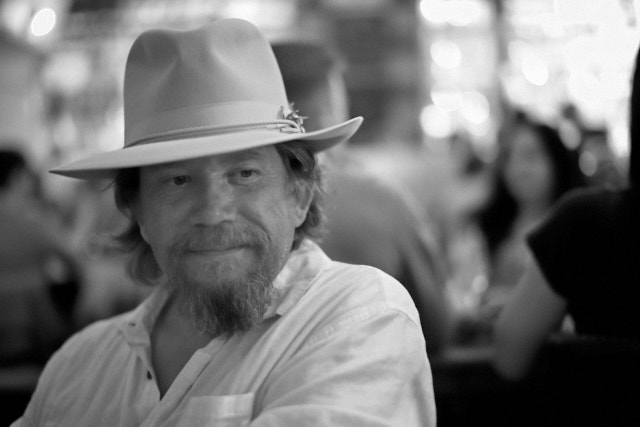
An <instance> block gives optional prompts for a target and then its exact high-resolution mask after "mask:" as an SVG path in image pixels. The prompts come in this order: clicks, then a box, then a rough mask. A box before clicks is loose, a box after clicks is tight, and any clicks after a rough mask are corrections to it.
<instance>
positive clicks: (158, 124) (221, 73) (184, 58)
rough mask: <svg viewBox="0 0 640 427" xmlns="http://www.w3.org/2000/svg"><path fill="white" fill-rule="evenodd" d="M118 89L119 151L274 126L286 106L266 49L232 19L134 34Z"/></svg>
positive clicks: (243, 24)
mask: <svg viewBox="0 0 640 427" xmlns="http://www.w3.org/2000/svg"><path fill="white" fill-rule="evenodd" d="M124 89H125V90H124V94H125V98H124V109H125V146H130V145H135V144H137V143H140V142H145V141H154V140H161V139H162V138H163V137H172V138H175V137H176V136H180V135H183V136H188V135H190V134H193V133H197V132H198V131H199V130H203V129H212V128H224V127H237V126H242V125H243V124H253V123H260V122H268V121H274V120H276V119H277V118H278V111H279V109H280V107H282V106H287V105H288V101H287V96H286V93H285V89H284V84H283V81H282V76H281V74H280V70H279V68H278V64H277V62H276V59H275V56H274V54H273V51H272V50H271V46H270V45H269V43H268V41H267V40H266V39H265V38H264V37H263V36H262V34H261V33H260V32H259V31H258V29H257V28H256V27H255V26H254V25H253V24H251V23H249V22H247V21H243V20H240V19H225V20H220V21H216V22H213V23H211V24H209V25H206V26H204V27H202V28H199V29H196V30H191V31H176V30H151V31H147V32H145V33H143V34H141V35H140V36H139V37H138V38H137V39H136V41H135V42H134V44H133V46H132V47H131V51H130V53H129V57H128V59H127V66H126V71H125V87H124Z"/></svg>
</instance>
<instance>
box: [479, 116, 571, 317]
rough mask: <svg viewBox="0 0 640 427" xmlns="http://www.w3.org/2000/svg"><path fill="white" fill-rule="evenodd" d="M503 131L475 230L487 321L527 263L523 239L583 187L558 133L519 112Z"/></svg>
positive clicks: (496, 311)
mask: <svg viewBox="0 0 640 427" xmlns="http://www.w3.org/2000/svg"><path fill="white" fill-rule="evenodd" d="M512 120H513V121H512V122H510V123H508V124H507V125H506V127H505V129H504V130H503V135H502V140H501V142H500V147H499V150H500V152H499V154H498V158H497V161H496V164H495V170H494V181H493V184H492V187H491V188H490V190H489V194H488V199H487V202H486V203H485V205H484V206H483V207H481V208H480V210H479V212H478V213H477V226H478V229H479V231H480V235H481V237H482V241H483V242H484V247H485V250H486V254H487V257H486V258H487V259H486V262H487V272H486V278H487V289H486V291H485V293H484V295H483V301H482V302H481V304H482V307H483V308H482V311H483V313H482V316H483V317H484V318H485V319H487V320H488V321H489V322H490V323H491V322H493V321H494V320H495V316H496V315H497V313H498V311H499V310H500V308H501V307H502V305H503V304H504V302H505V301H506V299H507V298H508V297H509V295H510V293H511V292H512V290H513V288H514V287H515V285H516V283H518V281H519V280H520V277H521V276H522V274H523V272H524V270H525V266H526V263H527V260H528V254H527V251H526V246H525V235H526V233H528V232H529V231H530V230H531V229H532V228H533V227H535V226H536V225H537V224H538V223H539V222H540V221H541V220H542V219H543V218H544V217H545V215H546V214H547V213H548V212H549V210H550V208H551V207H552V206H553V204H554V203H555V202H556V201H557V200H558V199H559V198H560V197H561V196H562V195H563V194H565V193H566V192H567V191H569V190H571V189H574V188H577V187H580V186H582V185H584V178H583V176H582V173H581V172H580V169H579V166H578V158H577V154H576V153H575V152H574V151H572V150H570V149H568V148H567V147H566V145H565V144H564V143H563V141H562V139H561V138H560V135H559V133H558V132H557V131H556V129H554V128H552V127H551V126H549V125H546V124H543V123H540V122H537V121H535V120H533V119H531V118H529V117H528V116H527V115H526V114H524V113H522V112H517V113H516V114H515V116H514V118H513V119H512Z"/></svg>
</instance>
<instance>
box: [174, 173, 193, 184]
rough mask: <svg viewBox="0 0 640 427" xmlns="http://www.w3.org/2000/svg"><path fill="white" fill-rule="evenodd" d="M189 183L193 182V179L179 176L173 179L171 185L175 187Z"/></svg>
mask: <svg viewBox="0 0 640 427" xmlns="http://www.w3.org/2000/svg"><path fill="white" fill-rule="evenodd" d="M189 181H191V179H190V178H189V177H188V176H186V175H178V176H174V177H173V178H171V183H172V184H173V185H184V184H186V183H187V182H189Z"/></svg>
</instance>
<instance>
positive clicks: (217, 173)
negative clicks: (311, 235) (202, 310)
mask: <svg viewBox="0 0 640 427" xmlns="http://www.w3.org/2000/svg"><path fill="white" fill-rule="evenodd" d="M291 189H292V187H291V183H290V182H288V177H287V172H286V169H285V166H284V164H283V162H282V160H281V158H280V156H279V155H278V152H277V151H276V149H275V147H274V146H268V147H262V148H257V149H252V150H245V151H240V152H236V153H230V154H221V155H216V156H211V157H206V158H200V159H195V160H187V161H181V162H176V163H170V164H162V165H157V166H150V167H143V168H141V171H140V193H139V199H138V201H137V203H136V205H135V207H134V213H135V216H136V219H137V220H138V223H139V225H140V230H141V233H142V236H143V238H144V239H145V241H146V242H147V243H148V244H149V245H150V246H151V249H152V251H153V254H154V256H155V258H156V261H157V263H158V265H159V266H160V268H161V269H162V271H163V273H164V275H165V278H166V279H167V281H168V282H169V285H170V286H172V287H173V288H174V289H177V290H178V291H180V292H182V293H184V294H185V295H187V294H192V293H193V292H196V293H198V294H197V296H193V298H202V297H203V295H206V296H207V297H206V298H207V299H211V300H214V302H215V301H221V299H224V298H234V297H235V296H236V295H244V296H243V297H242V298H243V299H246V298H249V299H251V298H252V292H253V291H254V288H256V287H258V286H262V287H268V286H271V283H272V282H273V279H274V278H275V276H276V275H277V274H278V273H279V271H280V270H281V269H282V266H283V265H284V263H285V262H286V259H287V257H288V255H289V252H290V250H291V245H292V242H293V236H294V230H295V228H296V227H298V226H299V225H300V224H302V222H303V221H304V219H305V216H306V211H307V208H308V203H307V202H306V201H305V200H298V199H297V198H295V197H294V195H293V193H292V190H291ZM303 198H304V197H303ZM247 287H249V289H247ZM255 303H256V304H258V305H259V304H266V303H268V301H266V300H264V301H261V300H257V301H256V302H255ZM232 304H235V305H238V304H244V302H243V301H238V302H232ZM218 308H219V307H218ZM254 308H255V307H254ZM262 308H265V309H266V307H258V309H262ZM190 310H192V309H190Z"/></svg>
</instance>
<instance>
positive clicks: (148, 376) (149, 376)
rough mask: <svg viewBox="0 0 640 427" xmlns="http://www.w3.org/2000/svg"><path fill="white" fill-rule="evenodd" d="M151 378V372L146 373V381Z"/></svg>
mask: <svg viewBox="0 0 640 427" xmlns="http://www.w3.org/2000/svg"><path fill="white" fill-rule="evenodd" d="M151 378H153V376H152V375H151V371H147V379H148V380H150V379H151Z"/></svg>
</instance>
